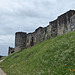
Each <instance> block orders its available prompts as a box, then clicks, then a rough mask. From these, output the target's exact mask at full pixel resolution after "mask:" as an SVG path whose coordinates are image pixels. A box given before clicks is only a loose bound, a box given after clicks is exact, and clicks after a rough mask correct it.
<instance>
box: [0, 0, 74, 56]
mask: <svg viewBox="0 0 75 75" xmlns="http://www.w3.org/2000/svg"><path fill="white" fill-rule="evenodd" d="M70 9H71V10H75V0H0V55H3V56H7V55H8V48H9V46H10V47H15V32H27V33H29V32H33V31H34V30H35V29H36V28H38V27H40V26H42V27H45V26H47V25H48V24H49V22H50V21H53V20H55V19H56V18H57V17H58V16H59V15H61V14H63V13H64V12H66V11H68V10H70Z"/></svg>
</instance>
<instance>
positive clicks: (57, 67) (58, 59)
mask: <svg viewBox="0 0 75 75" xmlns="http://www.w3.org/2000/svg"><path fill="white" fill-rule="evenodd" d="M0 67H1V68H2V69H3V70H4V71H5V72H6V73H7V75H74V74H75V72H74V71H73V72H72V71H70V69H75V31H73V32H69V33H67V34H64V35H61V36H57V37H55V38H51V39H48V40H46V41H44V42H42V43H40V44H38V45H35V46H33V47H31V48H28V49H24V50H21V51H19V52H16V53H13V54H12V55H9V56H8V57H7V58H6V59H5V60H4V61H3V62H2V63H1V64H0Z"/></svg>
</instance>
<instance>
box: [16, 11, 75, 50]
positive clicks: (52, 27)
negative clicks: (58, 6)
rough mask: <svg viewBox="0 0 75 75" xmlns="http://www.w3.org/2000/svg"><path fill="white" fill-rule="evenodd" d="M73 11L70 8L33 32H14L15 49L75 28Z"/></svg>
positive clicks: (26, 46)
mask: <svg viewBox="0 0 75 75" xmlns="http://www.w3.org/2000/svg"><path fill="white" fill-rule="evenodd" d="M74 14H75V11H74V10H70V11H68V12H66V13H64V14H62V15H60V16H58V18H57V19H56V20H54V21H52V22H49V25H48V26H47V27H44V28H43V27H39V28H37V29H36V30H35V31H34V32H33V33H29V34H27V33H25V32H16V34H15V51H18V50H21V49H23V48H29V47H31V46H34V45H36V44H38V43H40V42H42V41H44V40H47V39H48V38H51V37H55V36H58V35H61V34H64V33H67V32H69V31H71V30H74V28H75V15H74Z"/></svg>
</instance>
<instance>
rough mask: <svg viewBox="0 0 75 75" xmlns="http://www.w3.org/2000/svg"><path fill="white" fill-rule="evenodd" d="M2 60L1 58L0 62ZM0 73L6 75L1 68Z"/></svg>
mask: <svg viewBox="0 0 75 75" xmlns="http://www.w3.org/2000/svg"><path fill="white" fill-rule="evenodd" d="M2 61H3V60H0V63H1V62H2ZM0 75H6V73H4V72H3V70H2V69H1V68H0Z"/></svg>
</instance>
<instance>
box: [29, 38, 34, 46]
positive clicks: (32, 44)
mask: <svg viewBox="0 0 75 75" xmlns="http://www.w3.org/2000/svg"><path fill="white" fill-rule="evenodd" d="M30 45H31V46H34V37H32V38H31V43H30Z"/></svg>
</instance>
